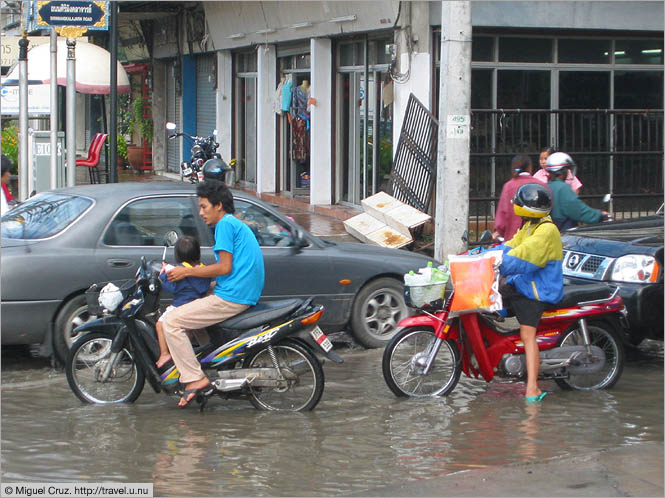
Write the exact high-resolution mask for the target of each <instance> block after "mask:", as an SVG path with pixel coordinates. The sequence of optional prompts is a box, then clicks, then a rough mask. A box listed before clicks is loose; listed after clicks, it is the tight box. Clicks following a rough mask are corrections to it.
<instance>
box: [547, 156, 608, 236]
mask: <svg viewBox="0 0 665 498" xmlns="http://www.w3.org/2000/svg"><path fill="white" fill-rule="evenodd" d="M546 164H547V166H546V168H545V169H547V172H548V174H549V181H548V182H547V186H548V187H549V188H550V190H551V191H552V196H553V199H554V205H553V207H552V220H554V223H555V224H556V226H557V228H558V229H559V230H562V231H563V230H567V229H569V228H573V227H576V226H577V225H578V224H579V223H598V222H599V221H602V220H603V219H607V217H608V213H607V211H601V210H599V209H594V208H592V207H589V206H587V205H586V204H585V203H584V201H582V200H581V199H580V198H579V197H577V195H576V194H575V192H573V189H572V188H571V187H570V185H568V184H567V183H566V178H567V176H568V172H569V171H570V170H571V169H572V168H573V167H574V166H575V162H574V161H573V158H572V157H570V156H569V155H568V154H566V153H565V152H555V153H554V154H551V155H550V156H549V157H548V158H547V163H546Z"/></svg>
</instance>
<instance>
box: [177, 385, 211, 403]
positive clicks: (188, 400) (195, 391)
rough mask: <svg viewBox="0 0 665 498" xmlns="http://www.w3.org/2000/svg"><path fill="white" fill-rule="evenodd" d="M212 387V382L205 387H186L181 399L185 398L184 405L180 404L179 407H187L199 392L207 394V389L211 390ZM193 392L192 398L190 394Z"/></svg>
mask: <svg viewBox="0 0 665 498" xmlns="http://www.w3.org/2000/svg"><path fill="white" fill-rule="evenodd" d="M211 388H212V384H208V385H207V386H205V387H199V388H198V389H185V390H184V391H183V393H182V396H181V397H180V399H184V400H185V404H184V405H178V407H179V408H187V407H188V406H189V404H190V403H191V402H192V401H194V400H195V399H196V398H197V397H198V395H199V394H205V393H206V392H207V391H209V390H210V389H211ZM190 394H193V396H192V397H191V398H190V397H189V395H190Z"/></svg>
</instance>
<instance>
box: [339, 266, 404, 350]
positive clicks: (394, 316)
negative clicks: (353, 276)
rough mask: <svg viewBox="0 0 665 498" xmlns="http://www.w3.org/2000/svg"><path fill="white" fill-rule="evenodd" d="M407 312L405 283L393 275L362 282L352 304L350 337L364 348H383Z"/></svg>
mask: <svg viewBox="0 0 665 498" xmlns="http://www.w3.org/2000/svg"><path fill="white" fill-rule="evenodd" d="M408 315H409V308H408V306H407V305H406V302H405V301H404V286H403V285H402V283H401V282H400V281H398V280H396V279H394V278H379V279H377V280H374V281H372V282H370V283H369V284H367V285H365V287H363V288H362V289H360V292H358V295H357V296H356V300H355V302H354V303H353V311H352V312H351V327H352V329H353V336H354V337H355V338H356V340H357V341H358V342H359V343H360V344H362V345H363V346H365V347H366V348H382V347H384V346H385V345H386V344H388V342H389V341H390V339H392V338H393V336H394V335H395V334H396V333H397V330H398V329H397V324H398V323H399V321H400V320H402V319H403V318H406V317H407V316H408Z"/></svg>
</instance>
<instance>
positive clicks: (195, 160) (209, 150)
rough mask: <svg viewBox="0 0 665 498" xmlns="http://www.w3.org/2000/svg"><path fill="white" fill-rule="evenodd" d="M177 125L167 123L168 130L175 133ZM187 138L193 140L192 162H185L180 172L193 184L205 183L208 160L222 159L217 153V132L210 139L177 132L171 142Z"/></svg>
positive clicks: (170, 137) (172, 136)
mask: <svg viewBox="0 0 665 498" xmlns="http://www.w3.org/2000/svg"><path fill="white" fill-rule="evenodd" d="M176 128H177V125H176V124H175V123H171V122H169V123H166V129H167V130H169V131H173V132H175V130H176ZM178 137H187V138H189V139H190V140H192V141H193V142H194V143H193V144H192V148H191V149H190V152H191V156H192V158H191V160H190V161H183V162H182V164H181V165H180V172H181V174H182V177H183V178H188V179H189V181H190V182H191V183H199V182H202V181H203V165H204V164H205V163H206V161H207V160H208V159H213V158H217V159H221V158H222V156H221V154H219V153H217V152H216V151H217V148H218V147H219V144H218V143H217V130H213V132H212V135H210V136H209V137H198V136H192V135H189V134H188V133H185V132H177V133H172V134H171V135H169V137H168V138H169V140H172V139H175V138H178Z"/></svg>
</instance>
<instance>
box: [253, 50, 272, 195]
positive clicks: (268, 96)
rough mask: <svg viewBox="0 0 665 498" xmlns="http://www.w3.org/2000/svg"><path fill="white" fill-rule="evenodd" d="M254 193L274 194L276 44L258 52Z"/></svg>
mask: <svg viewBox="0 0 665 498" xmlns="http://www.w3.org/2000/svg"><path fill="white" fill-rule="evenodd" d="M257 56H258V57H257V64H258V77H257V98H256V101H257V106H256V107H257V109H256V170H257V171H256V193H257V194H260V193H262V192H275V191H276V182H275V177H276V173H277V171H276V169H277V161H276V157H275V156H276V150H277V143H276V133H277V120H276V119H275V111H274V107H273V104H272V102H273V98H274V96H275V87H276V80H277V51H276V50H275V45H260V46H259V47H258V51H257Z"/></svg>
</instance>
